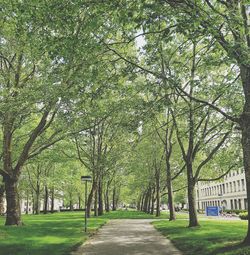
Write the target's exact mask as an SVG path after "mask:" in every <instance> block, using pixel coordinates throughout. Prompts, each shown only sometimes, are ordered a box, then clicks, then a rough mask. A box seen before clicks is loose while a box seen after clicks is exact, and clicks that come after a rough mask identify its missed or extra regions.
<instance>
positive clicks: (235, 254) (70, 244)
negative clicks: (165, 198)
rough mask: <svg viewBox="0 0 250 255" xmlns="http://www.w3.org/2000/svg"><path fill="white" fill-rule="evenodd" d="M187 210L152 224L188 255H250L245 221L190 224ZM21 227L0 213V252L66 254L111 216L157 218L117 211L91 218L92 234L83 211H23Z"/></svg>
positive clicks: (43, 254) (29, 254)
mask: <svg viewBox="0 0 250 255" xmlns="http://www.w3.org/2000/svg"><path fill="white" fill-rule="evenodd" d="M187 217H188V215H187V214H177V219H180V220H177V221H175V222H169V221H167V220H165V221H164V220H161V219H167V218H168V215H167V214H166V213H162V215H161V216H160V220H158V221H155V222H154V223H153V224H154V225H155V227H156V228H157V229H158V230H159V231H161V232H162V233H163V234H164V235H165V236H167V237H168V238H169V239H171V240H172V241H173V242H174V243H175V244H176V246H177V247H178V248H179V249H180V250H182V251H183V254H186V255H196V254H201V255H208V254H210V255H214V254H227V255H229V254H231V255H250V248H246V247H245V248H244V247H239V246H238V245H239V243H240V241H242V240H243V238H244V236H245V234H246V228H247V224H246V222H245V221H219V220H210V219H205V220H201V221H200V222H201V227H200V228H194V229H189V228H187V227H186V226H187V220H185V219H187ZM22 218H23V221H24V223H25V225H24V226H22V227H15V226H14V227H6V226H4V218H3V217H0V255H47V254H53V255H66V254H70V251H72V250H75V249H77V247H79V246H80V245H81V244H82V243H83V242H84V241H86V239H87V238H88V237H89V235H91V234H92V233H94V232H95V231H96V230H97V229H98V228H100V227H101V226H102V225H103V224H105V223H106V222H107V221H108V220H109V219H158V218H156V217H155V216H153V215H149V214H145V213H143V212H138V211H115V212H110V213H108V214H104V215H103V216H101V217H98V218H96V217H93V218H91V219H89V224H88V227H89V234H88V235H86V234H85V233H84V231H83V227H84V217H83V212H72V213H68V212H64V213H55V214H48V215H23V216H22Z"/></svg>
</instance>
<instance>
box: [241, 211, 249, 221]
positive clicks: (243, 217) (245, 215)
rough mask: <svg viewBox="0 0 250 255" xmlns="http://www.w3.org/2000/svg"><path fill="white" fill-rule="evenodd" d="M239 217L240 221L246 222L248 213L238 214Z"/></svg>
mask: <svg viewBox="0 0 250 255" xmlns="http://www.w3.org/2000/svg"><path fill="white" fill-rule="evenodd" d="M239 217H240V218H241V219H242V220H248V213H247V212H243V213H240V214H239Z"/></svg>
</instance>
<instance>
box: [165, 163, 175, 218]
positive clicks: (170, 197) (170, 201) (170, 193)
mask: <svg viewBox="0 0 250 255" xmlns="http://www.w3.org/2000/svg"><path fill="white" fill-rule="evenodd" d="M166 165H167V191H168V209H169V220H170V221H172V220H176V214H175V209H174V193H173V187H172V176H171V167H170V163H169V160H167V162H166Z"/></svg>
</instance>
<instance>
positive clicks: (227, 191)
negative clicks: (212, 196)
mask: <svg viewBox="0 0 250 255" xmlns="http://www.w3.org/2000/svg"><path fill="white" fill-rule="evenodd" d="M226 193H229V190H228V183H226Z"/></svg>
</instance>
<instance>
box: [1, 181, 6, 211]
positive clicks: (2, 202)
mask: <svg viewBox="0 0 250 255" xmlns="http://www.w3.org/2000/svg"><path fill="white" fill-rule="evenodd" d="M4 192H5V187H4V184H1V185H0V215H4Z"/></svg>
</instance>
